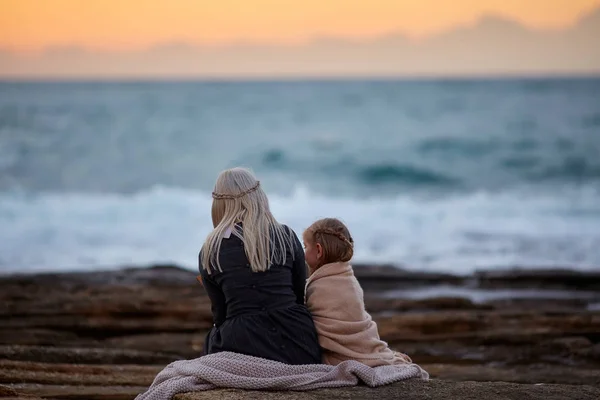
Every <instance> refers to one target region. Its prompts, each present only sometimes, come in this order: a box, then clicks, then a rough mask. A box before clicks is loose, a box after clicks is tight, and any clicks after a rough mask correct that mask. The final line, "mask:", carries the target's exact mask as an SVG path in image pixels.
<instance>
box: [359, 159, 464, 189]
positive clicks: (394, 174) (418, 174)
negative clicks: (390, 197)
mask: <svg viewBox="0 0 600 400" xmlns="http://www.w3.org/2000/svg"><path fill="white" fill-rule="evenodd" d="M356 175H357V177H358V178H359V180H360V181H361V182H362V183H364V184H367V185H378V184H383V183H402V184H409V185H436V186H437V185H443V186H448V185H457V184H458V183H459V180H458V179H455V178H453V177H451V176H447V175H443V174H441V173H436V172H432V171H428V170H426V169H421V168H416V167H413V166H411V165H401V164H380V165H369V166H364V167H361V168H357V170H356Z"/></svg>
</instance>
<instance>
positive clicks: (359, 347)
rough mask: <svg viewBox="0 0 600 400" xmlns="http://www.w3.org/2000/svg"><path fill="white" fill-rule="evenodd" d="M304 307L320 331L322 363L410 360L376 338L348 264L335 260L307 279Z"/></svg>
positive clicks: (376, 362) (375, 364) (378, 363)
mask: <svg viewBox="0 0 600 400" xmlns="http://www.w3.org/2000/svg"><path fill="white" fill-rule="evenodd" d="M306 306H307V307H308V309H309V310H310V312H311V314H312V316H313V320H314V322H315V327H316V328H317V333H318V334H319V344H320V345H321V347H322V348H323V362H324V363H325V364H331V365H337V364H339V363H341V362H342V361H345V360H357V361H360V362H361V363H363V364H366V365H368V366H371V367H377V366H380V365H396V364H406V363H411V362H412V361H411V359H410V358H409V357H408V356H407V355H405V354H402V353H399V352H395V351H392V350H391V349H390V348H389V347H388V345H387V343H386V342H384V341H383V340H381V339H380V338H379V332H378V331H377V324H376V323H375V321H373V320H372V319H371V316H370V315H369V313H368V312H367V311H366V310H365V303H364V294H363V290H362V288H361V287H360V284H359V283H358V280H357V279H356V277H355V276H354V272H353V270H352V267H351V266H350V264H348V263H346V262H337V263H331V264H325V265H323V266H322V267H320V268H319V269H317V270H316V271H315V272H314V273H313V274H312V275H311V276H310V277H309V278H308V280H307V281H306Z"/></svg>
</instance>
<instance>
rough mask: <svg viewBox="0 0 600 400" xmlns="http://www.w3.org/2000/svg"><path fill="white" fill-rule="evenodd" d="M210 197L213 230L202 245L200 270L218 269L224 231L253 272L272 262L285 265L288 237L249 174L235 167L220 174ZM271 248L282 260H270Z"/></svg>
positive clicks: (288, 243)
mask: <svg viewBox="0 0 600 400" xmlns="http://www.w3.org/2000/svg"><path fill="white" fill-rule="evenodd" d="M212 197H213V203H212V212H211V214H212V222H213V227H214V230H213V231H212V232H211V233H210V234H209V235H208V237H207V238H206V242H205V243H204V245H203V246H202V260H201V262H202V265H203V267H204V268H206V269H207V270H208V271H209V272H210V271H211V268H212V267H216V268H217V269H219V270H220V269H221V266H220V263H219V257H218V254H219V251H220V249H221V241H222V240H223V237H224V234H225V232H226V231H227V230H228V229H232V234H233V235H235V236H237V237H238V238H240V239H241V240H242V242H243V243H244V250H245V252H246V256H247V257H248V261H249V262H250V266H251V268H252V270H253V271H266V270H267V269H268V268H269V266H270V264H271V263H272V262H275V261H281V262H283V263H285V255H286V249H287V248H290V247H292V246H293V241H292V237H291V234H290V233H287V232H286V231H285V230H284V228H283V226H282V225H280V224H279V223H278V222H277V221H276V220H275V218H274V217H273V214H271V210H270V208H269V200H268V199H267V195H266V194H265V192H264V191H263V190H262V188H261V187H260V182H259V181H258V180H257V179H256V177H255V176H254V174H253V173H252V172H250V171H249V170H247V169H245V168H239V167H238V168H232V169H228V170H225V171H223V172H221V173H220V174H219V176H218V178H217V182H216V184H215V189H214V191H213V193H212ZM239 224H241V225H242V226H243V231H242V229H241V228H240V226H239ZM273 246H275V247H276V248H277V249H278V250H281V251H278V252H277V254H278V255H279V257H280V258H283V259H282V260H272V258H273V254H274V253H275V252H274V251H273Z"/></svg>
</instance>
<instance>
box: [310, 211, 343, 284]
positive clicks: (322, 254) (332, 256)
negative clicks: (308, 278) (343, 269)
mask: <svg viewBox="0 0 600 400" xmlns="http://www.w3.org/2000/svg"><path fill="white" fill-rule="evenodd" d="M302 238H303V240H304V248H305V253H306V263H307V264H308V267H309V268H310V270H311V272H314V271H315V270H316V269H318V268H319V267H321V266H322V265H325V264H329V263H334V262H340V261H341V262H348V261H350V259H352V256H353V254H354V241H353V240H352V236H351V235H350V231H348V228H347V227H346V225H344V223H343V222H342V221H340V220H339V219H336V218H323V219H320V220H318V221H316V222H315V223H313V224H312V225H311V226H309V227H308V228H307V229H306V230H305V231H304V235H302Z"/></svg>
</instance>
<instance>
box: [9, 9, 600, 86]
mask: <svg viewBox="0 0 600 400" xmlns="http://www.w3.org/2000/svg"><path fill="white" fill-rule="evenodd" d="M598 37H600V0H411V1H409V0H297V1H292V0H211V1H205V0H0V79H30V78H34V79H88V78H92V79H95V78H100V79H103V78H108V79H113V78H123V77H126V78H127V77H131V78H134V79H138V78H144V79H145V78H148V79H153V78H160V79H163V78H166V79H170V78H188V77H189V78H205V77H208V78H212V77H217V78H218V77H225V78H228V77H241V78H246V77H261V78H265V77H266V78H270V77H319V76H323V77H325V76H327V77H329V76H333V77H338V76H340V77H354V76H360V77H384V76H385V77H387V76H411V77H413V76H455V75H460V76H473V75H549V74H551V75H552V74H554V75H572V74H575V75H590V74H592V75H600V46H598V44H597V42H598Z"/></svg>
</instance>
